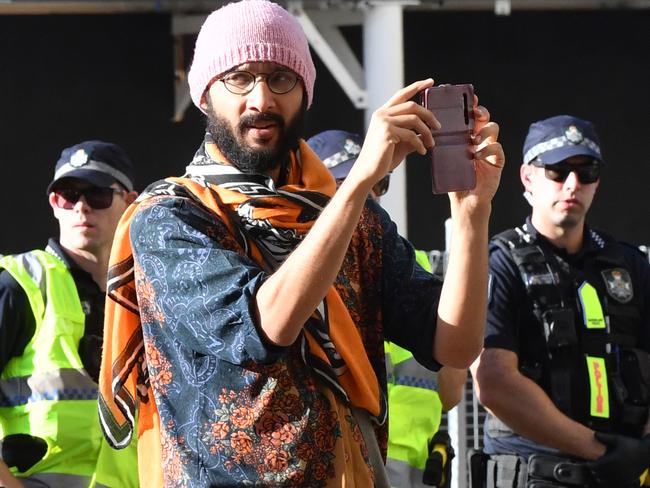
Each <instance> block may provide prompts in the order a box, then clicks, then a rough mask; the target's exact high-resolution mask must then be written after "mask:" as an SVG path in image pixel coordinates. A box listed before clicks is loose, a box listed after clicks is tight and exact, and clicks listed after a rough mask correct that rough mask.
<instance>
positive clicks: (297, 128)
mask: <svg viewBox="0 0 650 488" xmlns="http://www.w3.org/2000/svg"><path fill="white" fill-rule="evenodd" d="M306 109H307V107H306V106H305V103H304V102H303V106H301V107H300V111H299V112H298V113H297V114H296V116H295V117H294V118H293V119H292V120H290V121H289V123H288V124H285V122H284V119H283V118H282V117H281V116H279V115H278V114H274V113H257V114H249V115H245V116H243V117H242V118H241V119H240V121H239V124H237V134H235V132H234V130H233V129H232V127H230V124H229V123H228V121H227V120H226V119H225V118H223V117H221V116H219V115H218V114H217V113H216V112H215V111H214V110H213V108H212V106H211V104H210V103H209V98H208V107H207V130H208V132H209V133H210V135H211V136H212V139H213V140H214V142H215V144H216V145H217V147H218V148H219V150H220V151H221V153H222V154H223V155H224V156H225V157H226V159H227V160H228V162H229V163H231V164H232V165H233V166H235V167H236V168H237V169H238V170H239V171H241V172H242V173H245V174H268V173H269V172H270V171H271V170H274V169H276V168H278V167H280V166H282V165H285V163H287V162H288V161H289V153H290V151H291V150H294V149H297V148H298V141H299V139H300V137H301V135H302V132H303V128H304V121H305V112H306ZM258 122H273V123H275V124H277V127H278V130H279V136H278V142H277V144H276V145H275V146H273V147H265V148H261V149H254V148H252V147H250V146H249V145H248V144H246V143H245V142H244V141H243V138H241V135H242V134H244V132H245V130H246V128H247V126H250V125H251V124H256V123H258Z"/></svg>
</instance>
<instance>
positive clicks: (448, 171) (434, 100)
mask: <svg viewBox="0 0 650 488" xmlns="http://www.w3.org/2000/svg"><path fill="white" fill-rule="evenodd" d="M422 105H424V107H426V108H427V109H429V110H430V111H431V112H433V115H434V116H435V117H436V119H438V122H440V125H441V128H440V130H434V131H432V134H433V140H434V142H435V145H434V146H433V149H431V150H430V151H429V153H430V156H431V188H432V191H433V193H448V192H452V191H465V190H471V189H473V188H474V187H475V186H476V170H475V168H474V155H473V154H472V152H471V151H470V144H471V138H470V136H471V134H472V131H473V130H474V113H473V109H472V107H473V105H474V87H473V86H472V85H469V84H466V85H439V86H434V87H431V88H427V89H426V90H424V93H423V95H422Z"/></svg>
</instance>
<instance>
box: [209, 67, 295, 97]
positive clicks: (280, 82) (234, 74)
mask: <svg viewBox="0 0 650 488" xmlns="http://www.w3.org/2000/svg"><path fill="white" fill-rule="evenodd" d="M263 78H266V79H265V81H266V86H268V87H269V90H271V91H272V92H273V93H275V94H276V95H283V94H285V93H289V92H290V91H291V90H293V89H294V87H295V86H296V84H297V83H298V80H299V79H300V76H298V75H297V74H296V73H294V72H293V71H286V70H277V71H273V72H271V73H258V74H254V73H251V72H250V71H231V72H230V73H227V74H226V75H225V76H224V77H223V78H220V79H219V81H222V82H223V84H224V86H225V87H226V90H228V91H229V92H230V93H234V94H235V95H246V94H248V93H250V92H252V91H253V88H255V85H257V83H258V82H259V81H260V80H261V79H263Z"/></svg>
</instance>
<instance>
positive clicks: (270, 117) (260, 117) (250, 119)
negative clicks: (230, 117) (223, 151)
mask: <svg viewBox="0 0 650 488" xmlns="http://www.w3.org/2000/svg"><path fill="white" fill-rule="evenodd" d="M259 122H273V123H275V124H277V126H278V127H279V128H280V129H284V119H283V118H282V117H281V116H280V115H278V114H273V113H266V112H260V113H252V114H247V115H243V116H242V117H241V119H239V124H238V125H239V130H243V129H245V128H246V126H249V125H255V124H257V123H259Z"/></svg>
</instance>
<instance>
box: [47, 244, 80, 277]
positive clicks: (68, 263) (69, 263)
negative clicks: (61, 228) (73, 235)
mask: <svg viewBox="0 0 650 488" xmlns="http://www.w3.org/2000/svg"><path fill="white" fill-rule="evenodd" d="M45 251H46V252H48V253H50V254H51V255H52V256H54V257H56V258H58V259H59V260H60V261H61V262H62V263H63V264H65V267H66V268H68V269H69V270H71V271H72V270H75V271H77V270H79V271H83V270H82V269H81V268H80V267H79V265H77V263H75V262H74V261H73V260H72V258H71V257H70V256H68V254H67V253H66V252H65V251H64V250H63V247H61V244H60V243H59V241H58V240H57V239H54V238H53V237H51V238H50V239H49V240H48V241H47V247H46V248H45Z"/></svg>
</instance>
